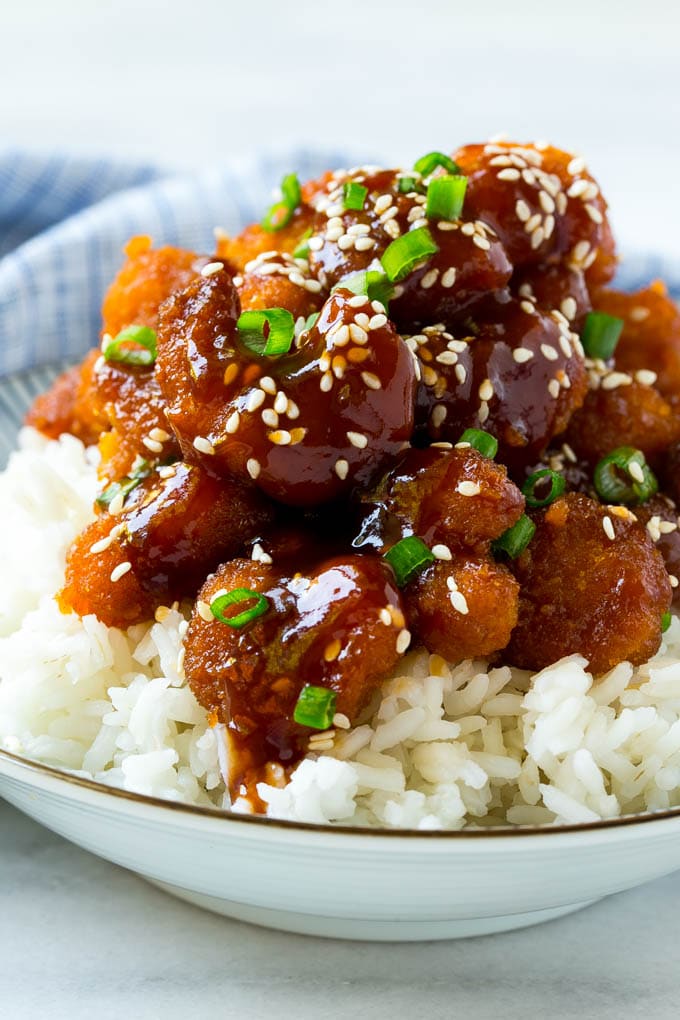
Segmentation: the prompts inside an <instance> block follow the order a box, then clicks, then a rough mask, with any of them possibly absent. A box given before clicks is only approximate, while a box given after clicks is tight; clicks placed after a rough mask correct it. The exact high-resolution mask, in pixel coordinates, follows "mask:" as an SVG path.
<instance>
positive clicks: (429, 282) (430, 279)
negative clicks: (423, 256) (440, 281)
mask: <svg viewBox="0 0 680 1020" xmlns="http://www.w3.org/2000/svg"><path fill="white" fill-rule="evenodd" d="M438 276H439V270H438V269H430V271H429V272H428V273H425V276H424V277H423V278H422V280H421V281H420V286H421V287H422V288H423V290H429V289H430V287H434V285H435V283H436V282H437V277H438Z"/></svg>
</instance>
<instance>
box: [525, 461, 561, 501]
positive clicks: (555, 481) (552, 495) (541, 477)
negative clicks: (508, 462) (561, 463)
mask: <svg viewBox="0 0 680 1020" xmlns="http://www.w3.org/2000/svg"><path fill="white" fill-rule="evenodd" d="M548 482H549V483H550V485H549V486H548V488H547V490H546V485H547V483H548ZM566 487H567V483H566V481H565V479H564V476H563V475H558V474H557V472H556V471H551V470H550V468H543V469H542V470H541V471H534V473H533V474H532V475H529V477H528V478H527V480H526V482H525V483H524V485H523V486H522V495H523V496H524V498H525V499H526V501H527V506H530V507H531V508H532V510H535V509H538V508H539V507H543V506H549V505H550V504H551V503H554V502H555V500H556V499H557V497H558V496H561V495H562V493H563V492H564V490H565V489H566ZM540 493H544V495H543V496H541V495H540Z"/></svg>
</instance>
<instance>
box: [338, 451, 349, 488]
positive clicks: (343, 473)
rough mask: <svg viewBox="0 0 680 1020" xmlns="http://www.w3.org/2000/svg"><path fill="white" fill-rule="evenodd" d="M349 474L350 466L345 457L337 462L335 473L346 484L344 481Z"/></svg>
mask: <svg viewBox="0 0 680 1020" xmlns="http://www.w3.org/2000/svg"><path fill="white" fill-rule="evenodd" d="M348 472H349V464H348V463H347V461H346V460H345V459H344V457H341V458H340V459H339V460H336V462H335V473H336V475H337V476H338V478H340V479H341V481H343V482H344V480H345V479H346V478H347V474H348Z"/></svg>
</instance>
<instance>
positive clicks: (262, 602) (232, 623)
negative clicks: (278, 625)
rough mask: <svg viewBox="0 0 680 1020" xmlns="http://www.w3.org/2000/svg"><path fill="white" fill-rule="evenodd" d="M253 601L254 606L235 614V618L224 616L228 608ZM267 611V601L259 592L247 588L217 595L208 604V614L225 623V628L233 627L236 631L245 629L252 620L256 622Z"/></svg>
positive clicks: (234, 589)
mask: <svg viewBox="0 0 680 1020" xmlns="http://www.w3.org/2000/svg"><path fill="white" fill-rule="evenodd" d="M253 599H255V605H254V606H251V607H250V608H249V609H244V610H243V612H241V613H237V614H236V616H225V615H224V610H225V609H228V608H229V606H238V605H241V603H243V602H252V601H253ZM268 609H269V599H268V598H266V596H265V595H262V594H261V592H259V591H251V590H250V589H249V588H233V589H232V591H228V592H226V593H225V594H224V595H218V596H217V598H216V599H213V600H212V602H211V603H210V612H211V613H212V614H213V616H214V617H215V619H216V620H219V621H220V623H226V625H227V627H234V629H236V630H240V629H241V628H242V627H246V626H247V625H248V624H249V623H252V622H253V620H256V619H257V618H258V616H262V615H263V613H266V612H267V610H268Z"/></svg>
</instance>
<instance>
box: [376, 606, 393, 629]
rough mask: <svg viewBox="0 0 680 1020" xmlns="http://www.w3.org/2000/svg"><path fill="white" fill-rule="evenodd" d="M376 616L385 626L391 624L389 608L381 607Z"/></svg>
mask: <svg viewBox="0 0 680 1020" xmlns="http://www.w3.org/2000/svg"><path fill="white" fill-rule="evenodd" d="M378 616H379V617H380V622H381V623H384V624H385V626H386V627H391V626H392V617H391V615H390V611H389V609H381V610H380V611H379V613H378Z"/></svg>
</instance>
